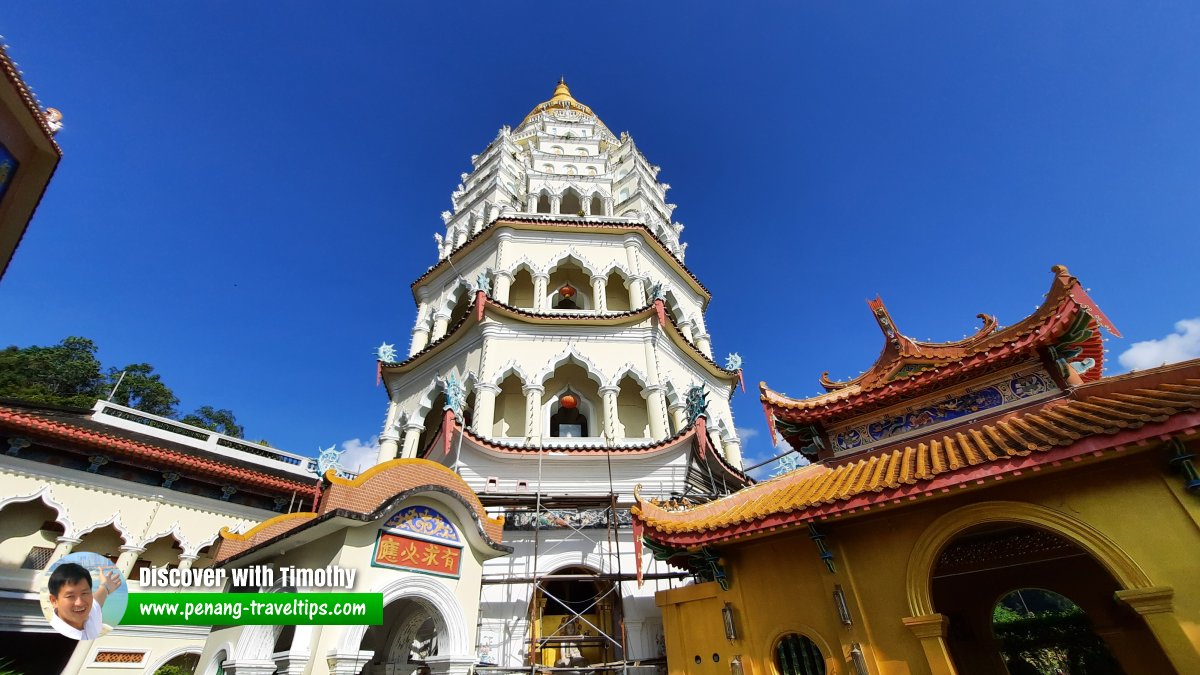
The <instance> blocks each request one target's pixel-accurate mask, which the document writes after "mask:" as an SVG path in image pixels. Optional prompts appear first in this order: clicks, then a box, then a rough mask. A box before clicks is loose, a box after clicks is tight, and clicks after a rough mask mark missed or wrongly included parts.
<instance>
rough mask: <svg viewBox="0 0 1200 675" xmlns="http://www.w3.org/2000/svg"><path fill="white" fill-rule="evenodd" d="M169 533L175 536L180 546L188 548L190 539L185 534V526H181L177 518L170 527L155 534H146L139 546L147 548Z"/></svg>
mask: <svg viewBox="0 0 1200 675" xmlns="http://www.w3.org/2000/svg"><path fill="white" fill-rule="evenodd" d="M167 535H171V536H173V537H175V541H176V542H177V543H178V544H179V548H181V549H183V550H184V551H186V550H187V548H188V540H187V537H185V536H183V528H182V527H180V525H179V521H178V520H176V521H175V522H174V523H171V525H170V526H169V527H167V528H165V529H162V530H159V531H158V532H156V533H155V534H150V535H146V536H145V537H143V538H142V541H141V543H139V544H138V545H137V546H138V547H139V548H145V547H147V546H149V545H150V544H152V543H154V542H156V541H158V540H159V539H162V538H163V537H165V536H167Z"/></svg>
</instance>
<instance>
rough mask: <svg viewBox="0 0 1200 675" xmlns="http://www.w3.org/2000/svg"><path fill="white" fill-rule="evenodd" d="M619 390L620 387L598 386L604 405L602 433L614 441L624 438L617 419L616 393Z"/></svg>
mask: <svg viewBox="0 0 1200 675" xmlns="http://www.w3.org/2000/svg"><path fill="white" fill-rule="evenodd" d="M620 392H621V388H620V387H600V400H601V402H602V405H603V406H604V411H603V412H604V433H605V435H607V436H608V437H609V438H610V439H611V440H614V441H619V440H622V439H624V438H625V433H624V432H623V431H621V425H620V424H619V423H618V419H617V394H619V393H620Z"/></svg>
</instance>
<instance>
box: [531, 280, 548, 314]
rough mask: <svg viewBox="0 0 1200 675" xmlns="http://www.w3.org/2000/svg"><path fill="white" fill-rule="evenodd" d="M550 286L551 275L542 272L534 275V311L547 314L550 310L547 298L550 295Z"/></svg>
mask: <svg viewBox="0 0 1200 675" xmlns="http://www.w3.org/2000/svg"><path fill="white" fill-rule="evenodd" d="M549 285H550V276H549V275H547V274H542V273H540V272H539V273H538V274H535V275H533V311H535V312H545V311H546V310H547V309H549V306H550V303H549V302H547V300H549V298H547V297H546V296H547V295H548V294H549V288H548V287H549Z"/></svg>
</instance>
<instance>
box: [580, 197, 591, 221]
mask: <svg viewBox="0 0 1200 675" xmlns="http://www.w3.org/2000/svg"><path fill="white" fill-rule="evenodd" d="M579 203H580V204H581V205H582V206H583V215H585V216H590V215H592V198H591V197H590V196H588V195H584V196H583V197H582V198H581V199H580V202H579Z"/></svg>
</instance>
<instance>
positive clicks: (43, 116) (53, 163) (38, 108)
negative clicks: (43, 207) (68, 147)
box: [0, 44, 62, 278]
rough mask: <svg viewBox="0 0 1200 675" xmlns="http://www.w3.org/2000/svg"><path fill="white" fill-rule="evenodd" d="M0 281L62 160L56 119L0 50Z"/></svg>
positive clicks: (2, 48) (59, 119)
mask: <svg viewBox="0 0 1200 675" xmlns="http://www.w3.org/2000/svg"><path fill="white" fill-rule="evenodd" d="M0 75H2V76H0V278H3V277H4V271H5V270H6V269H8V263H9V261H10V260H12V256H13V253H14V252H15V251H16V249H17V245H18V244H20V243H21V237H23V236H24V235H25V229H26V228H27V227H28V226H29V219H30V218H32V217H33V212H34V210H35V209H37V206H38V203H39V202H40V201H41V199H42V193H43V192H45V191H46V186H47V185H48V184H49V183H50V177H51V176H53V175H54V170H55V169H56V168H58V162H59V160H60V159H62V149H61V148H59V147H58V143H56V142H55V141H54V135H55V134H56V133H57V132H58V130H59V129H60V128H62V114H61V113H59V112H58V111H57V110H55V109H54V108H43V107H42V105H41V103H39V102H38V100H37V97H36V96H34V94H33V90H32V89H31V88H30V87H29V85H28V84H27V83H26V82H25V80H24V79H23V78H22V77H21V72H20V70H18V69H17V64H16V63H14V62H13V60H12V59H11V58H10V57H9V54H8V48H7V47H5V46H4V45H3V44H0Z"/></svg>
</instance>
